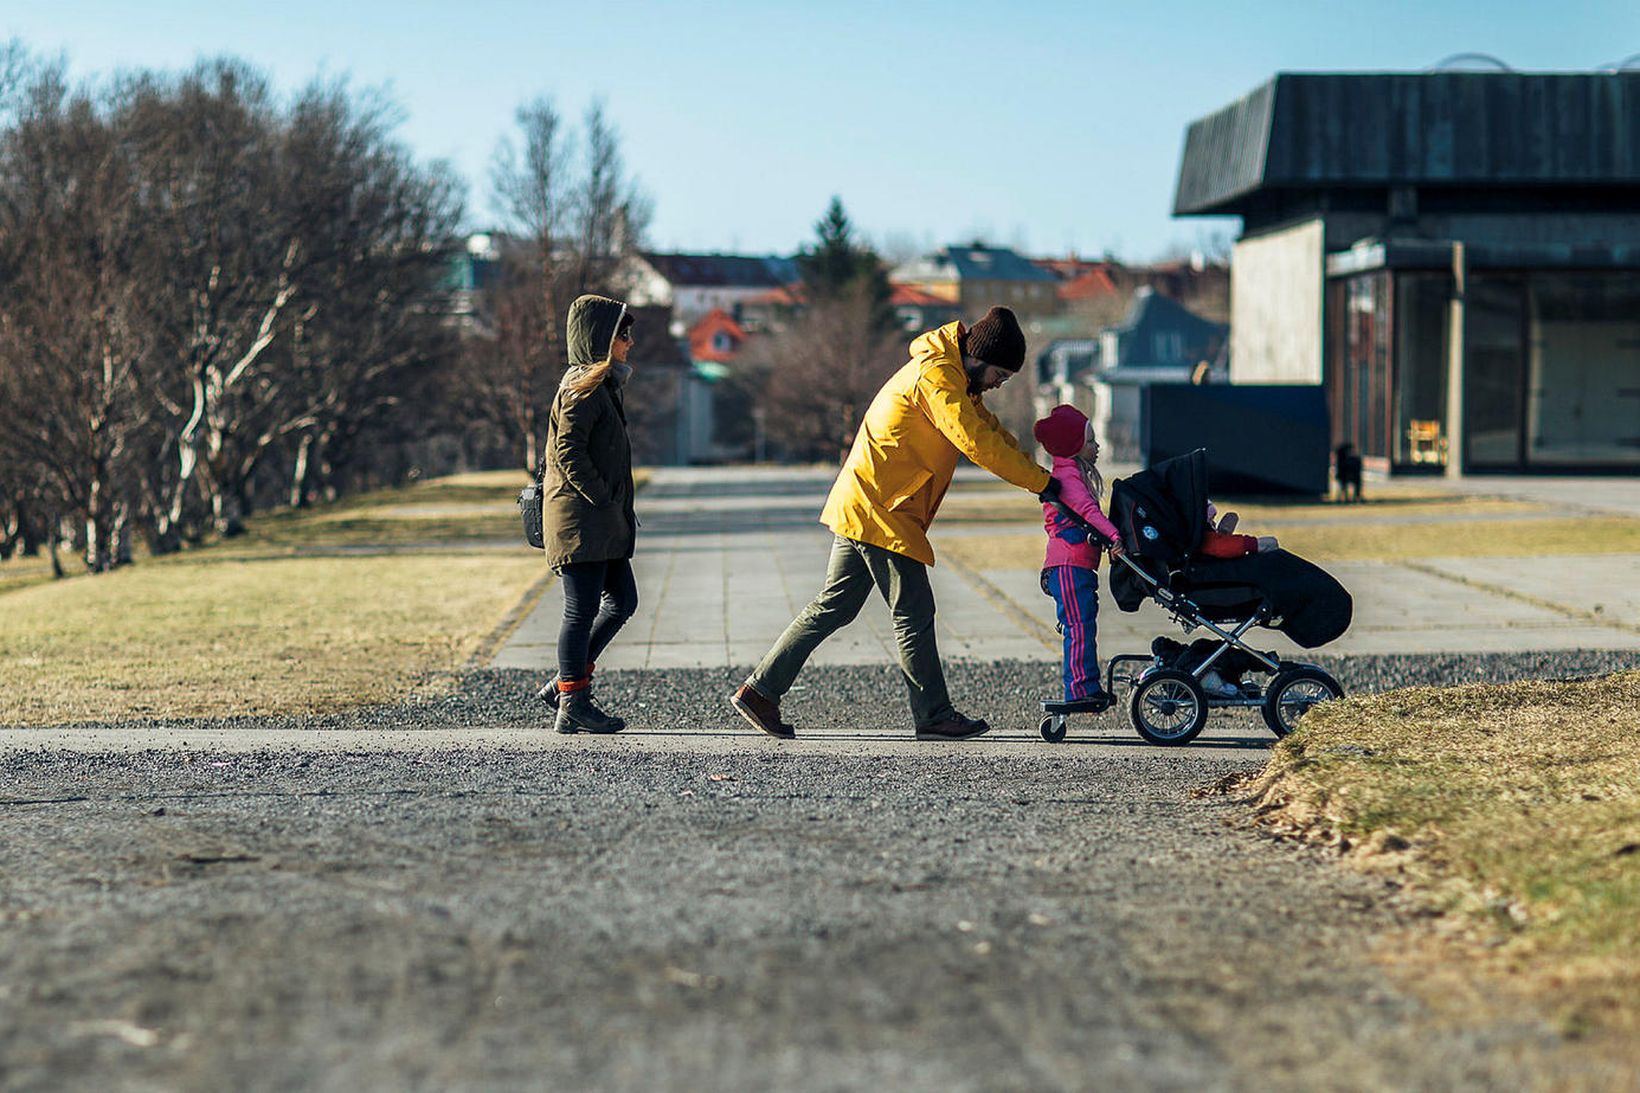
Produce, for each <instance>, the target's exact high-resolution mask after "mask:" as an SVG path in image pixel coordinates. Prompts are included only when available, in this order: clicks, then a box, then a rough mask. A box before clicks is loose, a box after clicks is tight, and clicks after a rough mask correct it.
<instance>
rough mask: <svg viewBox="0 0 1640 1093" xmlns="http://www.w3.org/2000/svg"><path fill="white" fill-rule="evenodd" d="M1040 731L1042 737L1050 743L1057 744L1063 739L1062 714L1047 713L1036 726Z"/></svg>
mask: <svg viewBox="0 0 1640 1093" xmlns="http://www.w3.org/2000/svg"><path fill="white" fill-rule="evenodd" d="M1037 728H1038V729H1040V730H1041V732H1042V739H1044V740H1046V741H1047V742H1048V743H1050V744H1057V743H1059V742H1060V741H1061V740H1063V739H1065V716H1064V715H1063V714H1049V715H1048V716H1047V717H1044V718H1043V719H1042V724H1040V725H1038V726H1037Z"/></svg>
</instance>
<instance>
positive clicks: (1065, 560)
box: [1042, 455, 1121, 569]
mask: <svg viewBox="0 0 1640 1093" xmlns="http://www.w3.org/2000/svg"><path fill="white" fill-rule="evenodd" d="M1050 473H1051V474H1052V475H1053V477H1054V480H1055V481H1057V482H1058V483H1059V500H1060V501H1061V502H1062V503H1063V504H1064V505H1065V507H1066V508H1068V509H1070V510H1071V511H1072V512H1074V513H1076V514H1077V515H1078V516H1080V517H1081V518H1082V519H1084V520H1086V521H1087V522H1088V523H1090V524H1092V525H1093V526H1094V527H1096V528H1098V529H1099V534H1101V535H1103V536H1106V537H1107V538H1110V539H1117V538H1120V537H1121V536H1120V535H1119V534H1118V532H1117V531H1116V525H1115V524H1113V523H1111V522H1110V517H1108V516H1106V515H1105V510H1104V509H1102V508H1100V507H1099V499H1098V498H1097V497H1095V496H1094V495H1093V491H1092V490H1090V489H1088V484H1087V483H1086V482H1084V481H1083V480H1082V472H1081V471H1080V470H1078V469H1077V466H1076V460H1075V459H1072V458H1071V457H1069V456H1063V455H1056V456H1054V457H1053V470H1052V471H1051V472H1050ZM1042 528H1043V530H1044V531H1046V532H1047V533H1048V551H1047V554H1046V556H1045V557H1044V558H1043V559H1042V567H1043V568H1044V569H1051V568H1053V567H1054V566H1061V565H1073V566H1077V567H1079V568H1081V569H1098V568H1099V556H1100V555H1101V554H1103V553H1104V551H1103V549H1102V548H1100V547H1099V546H1098V545H1096V544H1095V543H1093V542H1092V541H1091V540H1089V538H1088V533H1087V532H1086V531H1084V530H1082V527H1081V525H1079V524H1077V523H1075V522H1073V521H1072V520H1071V519H1070V518H1069V517H1067V516H1065V515H1063V514H1061V513H1060V511H1059V510H1058V509H1057V508H1055V507H1054V506H1053V505H1051V504H1047V503H1044V504H1043V506H1042Z"/></svg>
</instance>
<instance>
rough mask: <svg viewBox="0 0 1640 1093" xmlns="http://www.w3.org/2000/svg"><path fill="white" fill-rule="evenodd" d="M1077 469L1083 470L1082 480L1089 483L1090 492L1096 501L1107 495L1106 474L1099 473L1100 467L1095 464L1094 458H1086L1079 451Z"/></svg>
mask: <svg viewBox="0 0 1640 1093" xmlns="http://www.w3.org/2000/svg"><path fill="white" fill-rule="evenodd" d="M1076 469H1077V470H1079V471H1081V472H1082V481H1083V482H1086V483H1087V486H1088V492H1089V493H1091V494H1093V499H1094V500H1095V501H1097V500H1099V499H1100V498H1101V497H1103V496H1104V495H1105V476H1104V475H1102V474H1100V473H1099V468H1098V467H1096V466H1094V465H1093V460H1091V459H1087V458H1084V457H1083V455H1082V453H1081V452H1077V453H1076Z"/></svg>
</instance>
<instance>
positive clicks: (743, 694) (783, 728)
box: [729, 683, 797, 740]
mask: <svg viewBox="0 0 1640 1093" xmlns="http://www.w3.org/2000/svg"><path fill="white" fill-rule="evenodd" d="M729 705H731V706H733V707H734V708H735V712H736V713H738V714H740V716H741V717H744V718H745V719H746V720H747V721H749V722H751V724H752V727H754V728H756V729H757V730H758V731H759V732H766V733H768V734H769V735H770V736H772V737H775V738H776V739H778V740H790V739H792V738H793V737H795V736H796V735H797V730H796V729H794V728H792V727H791V726H790V725H788V724H786V723H785V722H784V721H782V720H780V703H778V702H772V701H770V700H769V699H767V698H765V697H763V695H762V693H761V692H759V691H758V690H757V689H756V688H754V687H753V686H752V685H751V684H750V683H742V684H741V685H740V686H739V687H737V688H735V693H734V694H732V695H730V696H729Z"/></svg>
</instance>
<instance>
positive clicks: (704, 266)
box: [618, 251, 798, 337]
mask: <svg viewBox="0 0 1640 1093" xmlns="http://www.w3.org/2000/svg"><path fill="white" fill-rule="evenodd" d="M797 276H798V275H797V264H796V263H795V262H794V261H793V260H792V259H790V258H779V257H776V256H773V255H766V256H757V255H744V254H666V253H661V252H658V251H644V252H642V253H640V254H637V255H634V256H632V257H631V258H629V259H627V260H626V261H625V262H624V263H623V264H622V267H621V270H620V272H619V274H618V280H619V282H620V283H621V285H622V286H623V287H624V289H625V291H626V298H627V300H628V302H630V303H632V304H634V305H638V306H647V305H659V306H664V307H670V308H671V309H672V314H673V317H674V319H675V320H676V321H677V322H678V323H680V324H682V325H681V327H680V328H679V329H678V330H677V331H676V333H677V335H678V336H680V337H681V336H683V334H684V333H685V331H687V330H688V329H689V327H691V326H693V325H694V324H695V322H696V321H697V320H699V319H700V318H701V317H702V316H704V315H705V314H706V313H707V312H709V311H712V310H714V309H717V308H721V309H723V310H724V311H726V312H728V313H729V315H730V316H731V317H733V318H737V320H738V316H737V313H738V311H739V309H740V306H741V305H742V303H743V302H744V301H746V300H748V299H750V298H752V297H755V296H759V295H761V294H763V293H766V292H768V291H769V290H770V289H777V288H780V287H781V286H782V285H788V284H791V283H792V282H793V281H796V280H797Z"/></svg>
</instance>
